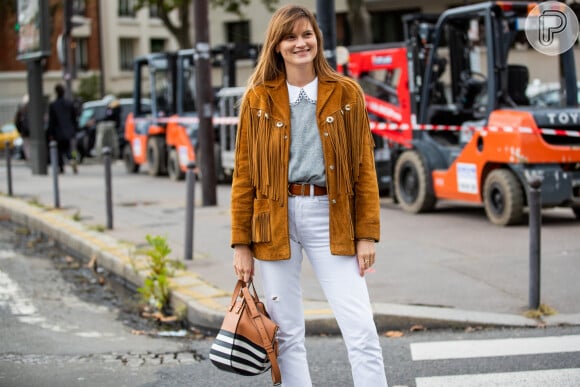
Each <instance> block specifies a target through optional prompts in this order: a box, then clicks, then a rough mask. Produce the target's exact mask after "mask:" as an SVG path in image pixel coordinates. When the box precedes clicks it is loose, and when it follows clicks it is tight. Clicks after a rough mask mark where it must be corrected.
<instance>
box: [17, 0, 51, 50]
mask: <svg viewBox="0 0 580 387" xmlns="http://www.w3.org/2000/svg"><path fill="white" fill-rule="evenodd" d="M48 24H49V20H48V0H18V25H19V29H18V55H17V57H16V58H17V59H18V60H28V59H37V58H42V57H45V56H49V55H50V49H49V41H50V37H49V36H48Z"/></svg>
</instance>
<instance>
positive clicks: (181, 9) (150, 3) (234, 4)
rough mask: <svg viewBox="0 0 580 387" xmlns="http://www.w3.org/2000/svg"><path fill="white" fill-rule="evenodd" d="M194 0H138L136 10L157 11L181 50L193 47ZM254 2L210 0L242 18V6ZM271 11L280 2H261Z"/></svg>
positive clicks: (262, 0) (215, 5) (263, 0)
mask: <svg viewBox="0 0 580 387" xmlns="http://www.w3.org/2000/svg"><path fill="white" fill-rule="evenodd" d="M192 1H193V0H137V2H136V5H135V10H139V9H141V8H144V7H152V8H154V9H156V10H157V16H158V17H159V19H161V22H162V23H163V24H164V25H165V27H166V28H167V30H168V31H169V32H170V33H171V34H172V35H173V36H174V37H175V39H176V40H177V44H178V45H179V47H180V48H182V49H183V48H191V47H193V45H192V42H191V30H190V25H191V21H190V17H191V15H190V14H191V12H190V9H191V7H190V5H191V2H192ZM251 1H252V0H209V2H210V4H211V5H212V6H213V7H219V8H223V10H224V11H225V12H228V13H233V14H236V15H238V16H240V17H242V16H243V15H244V14H243V12H242V9H241V8H242V6H247V5H249V4H250V3H251ZM260 1H261V2H262V4H263V5H264V6H265V7H266V8H267V9H268V10H270V11H272V10H274V6H275V5H276V4H277V3H278V0H260ZM173 11H177V20H175V21H174V20H173V19H172V18H171V17H170V16H169V15H170V14H171V13H172V12H173Z"/></svg>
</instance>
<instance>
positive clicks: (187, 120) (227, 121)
mask: <svg viewBox="0 0 580 387" xmlns="http://www.w3.org/2000/svg"><path fill="white" fill-rule="evenodd" d="M139 121H146V122H150V123H157V124H167V123H169V122H175V121H177V122H178V123H180V124H197V123H199V117H179V118H177V120H176V119H175V117H160V118H156V119H152V118H135V122H139ZM212 121H213V123H214V124H220V125H237V123H238V117H212Z"/></svg>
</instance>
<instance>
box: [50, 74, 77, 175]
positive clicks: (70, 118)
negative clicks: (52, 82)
mask: <svg viewBox="0 0 580 387" xmlns="http://www.w3.org/2000/svg"><path fill="white" fill-rule="evenodd" d="M54 91H55V93H56V99H55V100H54V101H53V102H51V103H50V105H49V108H48V140H49V141H52V140H54V141H56V142H57V148H58V166H59V169H60V173H64V165H65V162H66V160H68V161H69V162H70V164H71V167H72V169H73V172H74V173H77V162H76V159H75V158H74V157H73V155H72V151H73V150H74V140H75V135H76V132H77V129H78V122H77V114H76V110H75V108H74V105H73V102H72V101H70V100H68V99H66V98H65V97H64V87H63V86H62V85H61V84H57V85H56V86H55V87H54Z"/></svg>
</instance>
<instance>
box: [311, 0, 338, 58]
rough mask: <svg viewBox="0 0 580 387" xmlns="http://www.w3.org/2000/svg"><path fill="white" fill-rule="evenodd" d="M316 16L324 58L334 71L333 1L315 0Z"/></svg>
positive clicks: (334, 21)
mask: <svg viewBox="0 0 580 387" xmlns="http://www.w3.org/2000/svg"><path fill="white" fill-rule="evenodd" d="M316 15H317V18H318V24H319V25H320V30H321V32H322V37H323V38H324V56H325V57H326V60H328V63H330V65H331V66H332V68H334V69H336V14H335V12H334V0H316Z"/></svg>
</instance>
